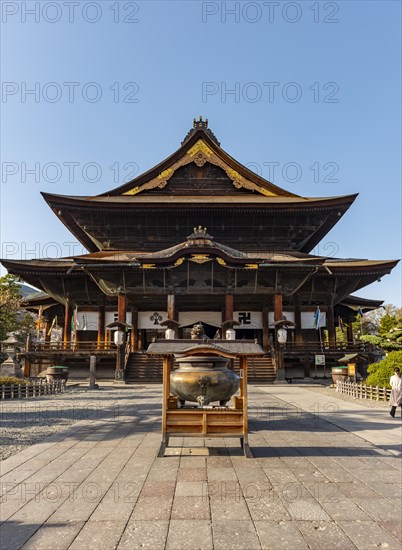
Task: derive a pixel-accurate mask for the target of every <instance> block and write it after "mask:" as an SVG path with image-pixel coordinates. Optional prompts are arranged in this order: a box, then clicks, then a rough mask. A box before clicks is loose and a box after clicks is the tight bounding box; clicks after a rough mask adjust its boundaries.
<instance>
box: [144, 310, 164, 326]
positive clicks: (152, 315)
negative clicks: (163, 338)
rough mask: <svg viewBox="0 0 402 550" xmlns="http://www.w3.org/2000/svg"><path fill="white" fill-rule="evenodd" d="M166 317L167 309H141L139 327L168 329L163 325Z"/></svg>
mask: <svg viewBox="0 0 402 550" xmlns="http://www.w3.org/2000/svg"><path fill="white" fill-rule="evenodd" d="M166 319H167V311H155V310H154V311H139V312H138V328H148V329H155V330H166V327H161V323H162V321H166Z"/></svg>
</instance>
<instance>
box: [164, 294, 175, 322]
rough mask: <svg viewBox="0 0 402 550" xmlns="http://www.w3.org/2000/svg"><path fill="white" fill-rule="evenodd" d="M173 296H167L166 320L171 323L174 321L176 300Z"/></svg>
mask: <svg viewBox="0 0 402 550" xmlns="http://www.w3.org/2000/svg"><path fill="white" fill-rule="evenodd" d="M175 298H176V297H175V295H174V294H168V295H167V307H166V309H167V318H168V319H169V320H171V321H175V320H176V300H175Z"/></svg>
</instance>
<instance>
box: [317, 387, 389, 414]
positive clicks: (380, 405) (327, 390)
mask: <svg viewBox="0 0 402 550" xmlns="http://www.w3.org/2000/svg"><path fill="white" fill-rule="evenodd" d="M306 389H308V390H310V391H313V392H314V391H316V392H319V393H323V394H325V395H329V396H331V397H335V398H336V399H342V401H348V402H349V403H357V404H358V405H364V406H365V407H373V408H375V409H389V403H388V401H375V400H372V399H358V398H354V397H351V396H350V395H345V394H344V393H339V392H337V391H336V390H335V388H334V387H331V386H309V387H308V388H306Z"/></svg>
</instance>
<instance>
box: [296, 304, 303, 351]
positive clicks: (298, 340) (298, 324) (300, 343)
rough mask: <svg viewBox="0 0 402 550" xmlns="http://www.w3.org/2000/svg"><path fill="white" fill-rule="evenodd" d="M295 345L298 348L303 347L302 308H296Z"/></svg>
mask: <svg viewBox="0 0 402 550" xmlns="http://www.w3.org/2000/svg"><path fill="white" fill-rule="evenodd" d="M295 323H296V326H295V343H296V346H297V347H302V346H303V333H302V328H301V308H300V306H296V307H295Z"/></svg>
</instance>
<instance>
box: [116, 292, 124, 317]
mask: <svg viewBox="0 0 402 550" xmlns="http://www.w3.org/2000/svg"><path fill="white" fill-rule="evenodd" d="M117 320H118V321H120V322H121V323H125V322H126V295H125V294H124V292H119V293H118V295H117Z"/></svg>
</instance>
